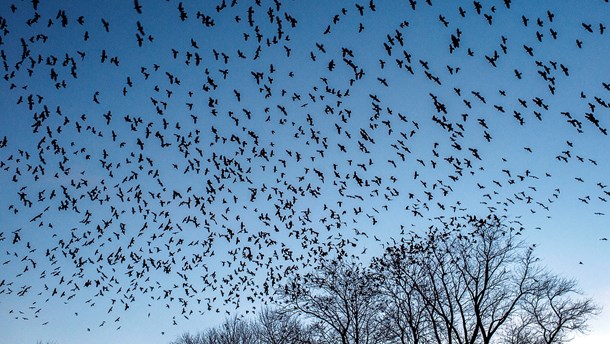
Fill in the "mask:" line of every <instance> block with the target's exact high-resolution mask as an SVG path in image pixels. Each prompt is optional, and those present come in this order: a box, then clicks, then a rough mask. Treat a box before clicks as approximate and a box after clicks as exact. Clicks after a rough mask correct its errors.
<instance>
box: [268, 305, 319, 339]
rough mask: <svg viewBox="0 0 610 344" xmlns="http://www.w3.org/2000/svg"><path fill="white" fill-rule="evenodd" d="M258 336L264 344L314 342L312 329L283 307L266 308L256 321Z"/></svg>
mask: <svg viewBox="0 0 610 344" xmlns="http://www.w3.org/2000/svg"><path fill="white" fill-rule="evenodd" d="M256 329H257V331H258V332H257V337H258V339H259V341H260V342H261V343H264V344H283V343H293V344H313V342H314V340H313V338H312V333H311V329H310V328H308V327H307V326H305V325H304V324H303V323H302V322H301V321H300V319H299V318H298V317H297V316H296V315H293V314H292V313H291V312H289V311H288V310H285V309H281V308H269V307H266V308H264V309H263V310H262V311H261V312H260V313H259V314H258V317H257V321H256Z"/></svg>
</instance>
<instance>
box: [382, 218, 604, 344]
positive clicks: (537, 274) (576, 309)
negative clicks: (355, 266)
mask: <svg viewBox="0 0 610 344" xmlns="http://www.w3.org/2000/svg"><path fill="white" fill-rule="evenodd" d="M462 220H463V221H460V220H459V219H452V220H451V221H450V222H449V223H444V224H443V226H442V227H441V228H440V229H439V228H431V229H430V231H429V232H428V233H427V235H426V236H425V237H423V238H419V237H418V236H416V235H414V236H412V237H411V238H408V239H405V240H403V241H402V242H401V243H400V244H397V245H394V246H391V247H388V248H387V249H386V251H385V254H384V255H383V256H382V257H378V258H376V259H374V261H373V265H372V266H373V268H374V269H375V270H376V271H378V272H379V274H380V276H382V279H383V283H382V284H381V286H382V288H381V290H382V291H383V294H384V295H385V297H387V298H388V301H387V304H389V305H392V306H391V307H389V308H388V309H390V310H391V311H392V313H388V314H387V318H388V319H390V322H391V323H392V326H393V328H394V331H393V332H392V333H393V335H394V341H395V342H399V343H429V342H433V343H458V344H474V343H484V344H489V343H495V342H498V341H504V342H507V343H514V344H517V343H524V342H527V343H532V342H533V339H532V338H538V337H539V338H540V340H541V341H540V343H558V342H561V341H562V340H563V339H565V338H567V337H566V335H567V334H568V333H572V332H574V331H581V330H584V329H585V324H586V321H587V320H588V319H589V317H590V316H592V315H593V314H595V312H596V310H597V308H596V307H595V306H594V305H593V302H592V301H591V300H575V299H572V298H570V297H567V294H570V293H573V292H574V291H575V289H574V287H575V283H574V282H573V281H568V280H565V279H560V278H558V277H556V276H555V275H552V274H550V273H548V272H546V271H545V270H544V269H543V268H542V267H541V265H540V264H539V262H538V259H537V258H536V257H535V256H534V254H533V252H534V251H533V249H532V247H527V246H526V245H525V244H524V243H523V242H522V241H520V240H518V235H520V232H521V228H517V229H515V228H513V227H511V226H508V225H505V224H504V223H503V222H502V220H501V219H499V218H497V217H495V216H489V217H487V218H482V219H481V218H476V217H468V218H465V219H462ZM541 281H542V282H541ZM386 312H387V309H386ZM526 338H528V339H526Z"/></svg>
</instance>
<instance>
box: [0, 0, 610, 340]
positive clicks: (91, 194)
mask: <svg viewBox="0 0 610 344" xmlns="http://www.w3.org/2000/svg"><path fill="white" fill-rule="evenodd" d="M433 2H434V3H433ZM606 2H607V1H606ZM598 5H600V6H604V4H603V1H600V4H598ZM87 6H97V7H100V6H102V5H101V4H95V5H92V4H88V5H87ZM308 6H311V7H312V8H305V5H303V4H297V3H293V2H290V3H288V2H286V1H279V0H274V1H265V0H253V1H246V0H239V1H237V0H232V1H230V0H220V1H216V2H215V3H214V4H211V2H205V3H200V2H197V4H195V3H190V2H186V1H185V2H178V1H171V0H168V1H163V2H162V1H143V0H135V1H133V3H127V2H123V1H118V2H116V3H112V4H111V5H109V6H107V8H97V9H95V10H92V9H91V8H85V7H82V6H79V5H77V4H72V3H71V4H67V3H61V4H60V3H59V2H53V3H48V2H39V1H38V0H32V1H31V2H25V1H20V2H19V1H17V2H15V3H13V4H8V3H4V4H2V5H1V7H2V8H1V9H0V49H1V51H0V58H1V60H2V74H3V75H2V76H3V80H2V86H1V87H2V96H0V97H1V98H2V102H1V104H2V115H1V116H2V129H0V180H1V181H2V190H1V191H0V192H1V193H2V200H1V201H0V202H1V203H0V205H1V208H2V209H1V210H0V211H1V212H2V213H0V216H1V217H2V219H1V220H0V223H1V224H2V228H1V229H0V247H1V248H2V251H3V253H4V255H3V256H2V258H0V263H1V264H2V271H3V272H2V274H1V275H0V298H6V299H8V298H14V297H17V298H21V299H27V300H30V303H24V304H23V307H22V308H21V309H17V308H12V309H10V310H6V311H8V312H9V313H11V315H12V316H14V317H17V318H20V319H30V320H31V319H34V318H38V314H39V313H40V312H41V310H42V309H43V308H44V307H45V303H47V302H49V301H50V300H60V301H62V302H76V303H82V304H84V305H86V306H91V307H94V306H95V307H101V308H103V309H104V310H105V311H106V313H107V314H110V313H113V315H108V319H105V320H103V321H102V322H101V323H100V324H94V325H97V326H108V325H110V324H111V323H113V322H114V324H115V326H117V327H118V328H120V315H121V313H122V312H123V311H128V310H129V308H130V306H131V305H132V304H133V303H134V302H137V303H148V305H149V306H151V305H153V304H155V305H158V304H161V305H163V306H165V307H167V308H168V309H171V310H177V311H176V312H175V314H176V315H175V316H174V324H177V323H178V322H179V321H180V320H181V319H182V318H186V319H189V317H193V316H195V315H198V314H204V313H206V312H225V311H227V312H229V311H230V310H232V309H235V308H238V307H240V304H241V305H242V306H243V305H244V304H247V305H254V304H256V303H257V302H259V301H260V300H269V299H271V298H272V292H273V288H274V287H276V286H277V285H278V284H280V283H282V281H283V280H285V278H286V276H290V275H291V274H294V273H299V272H300V271H303V270H306V269H307V268H308V267H311V266H313V265H315V264H316V260H317V259H318V258H320V257H324V256H326V255H349V254H353V255H357V256H358V255H365V254H366V253H367V252H366V250H367V248H369V249H370V247H371V245H372V244H377V245H381V244H383V243H385V242H387V241H388V240H389V239H390V237H393V238H394V239H398V240H400V238H401V234H402V235H404V234H405V231H410V230H412V229H411V228H410V227H409V224H408V222H409V221H413V222H414V223H415V222H418V221H420V222H418V223H419V224H421V223H429V222H430V221H434V217H438V216H441V217H451V216H457V214H463V213H467V212H472V211H484V212H496V213H505V214H511V215H513V216H514V215H515V214H520V213H525V214H528V215H533V214H543V216H544V214H547V213H549V214H550V212H551V210H552V206H553V205H552V203H554V202H555V201H556V200H558V199H559V198H560V195H561V193H562V191H563V189H564V188H570V186H569V185H575V186H574V187H575V188H577V190H588V191H587V193H586V194H578V196H577V199H578V200H579V203H582V204H583V205H586V206H587V207H591V208H592V209H594V210H593V211H592V213H593V214H595V215H597V216H604V215H605V211H604V209H607V205H606V204H607V203H606V202H607V201H608V200H610V188H609V187H608V184H607V183H608V181H606V180H603V179H602V178H603V177H599V176H600V175H602V176H603V173H599V172H600V171H601V170H603V167H604V166H606V167H607V164H608V161H605V160H600V156H597V155H595V154H593V153H591V154H588V151H589V146H588V143H587V142H588V140H598V141H596V142H606V143H607V139H606V138H605V137H606V136H607V134H608V132H607V125H608V121H607V119H606V115H607V114H608V107H609V102H610V100H608V97H609V95H610V80H606V81H604V80H599V81H590V82H588V83H587V84H586V85H581V84H579V82H580V81H572V80H573V79H574V78H575V76H574V75H573V74H578V73H575V71H576V72H578V71H581V72H583V71H582V68H580V67H579V65H578V63H580V62H579V61H578V60H577V59H578V58H579V56H580V55H579V54H580V51H589V52H588V54H590V51H591V50H587V49H595V45H596V44H599V45H604V44H605V45H607V43H608V34H609V33H607V32H606V31H607V27H606V23H604V22H600V21H595V20H593V21H592V20H589V19H590V18H581V19H578V21H577V22H575V23H576V24H574V23H571V22H570V23H571V24H570V25H572V24H574V25H572V26H569V25H568V24H565V23H566V21H567V18H565V17H566V16H568V14H566V13H561V14H559V13H554V11H553V10H552V9H548V10H547V9H544V10H541V9H539V8H537V7H536V8H534V7H533V5H531V6H532V7H531V8H527V7H528V6H530V5H529V4H520V6H517V5H515V4H512V3H511V1H510V0H505V1H492V2H479V1H459V2H455V3H454V2H451V3H449V4H442V5H439V4H436V1H430V0H428V1H415V0H409V2H408V3H403V2H402V1H397V2H387V3H386V2H383V3H381V2H379V1H378V2H374V1H372V0H371V1H368V2H366V3H363V2H361V1H356V2H353V3H351V2H350V3H349V4H348V3H345V2H339V3H337V4H333V5H329V4H326V2H319V3H315V4H311V5H308ZM325 6H326V7H325ZM393 6H394V7H396V8H398V9H399V11H396V9H394V10H393V9H392V7H393ZM515 7H517V8H515ZM397 13H399V14H397ZM386 17H387V18H386ZM388 18H389V19H388ZM420 18H435V19H436V20H435V21H433V22H431V21H428V20H424V19H420ZM570 20H577V19H574V18H570ZM558 21H563V23H564V24H557V22H558ZM566 27H567V28H566ZM566 51H569V54H567V53H566ZM583 54H584V53H583ZM591 63H592V64H593V65H594V67H595V66H597V67H598V68H600V71H599V73H598V75H597V76H598V77H603V76H604V75H603V74H604V72H608V68H607V67H604V66H599V65H595V62H594V61H592V62H591ZM602 63H603V62H602ZM604 68H605V69H604ZM585 72H586V71H585ZM585 72H583V73H585ZM600 74H601V75H600ZM606 76H607V75H606ZM576 77H578V76H576ZM576 80H579V79H576ZM558 98H561V99H569V103H568V102H563V103H562V102H561V101H560V100H561V99H558ZM549 133H550V134H549ZM547 135H548V137H547V139H546V141H544V143H542V144H541V145H545V144H548V145H549V146H550V148H549V147H547V148H539V147H538V146H536V145H537V144H540V143H539V142H538V141H535V139H531V137H534V136H547ZM528 137H529V138H528ZM500 138H503V139H500ZM501 140H504V141H501ZM528 140H530V141H531V140H534V141H533V142H534V143H532V145H529V144H527V143H524V142H528ZM604 140H605V141H604ZM498 141H500V142H498ZM536 142H538V143H536ZM549 154H550V155H551V156H550V157H549V156H548V155H549ZM601 158H603V156H602V157H601ZM564 168H565V169H566V170H569V171H573V170H574V169H575V170H577V171H584V172H583V175H574V176H571V175H570V176H569V177H568V178H567V179H565V178H564V177H565V174H564V173H563V172H562V171H563V169H564ZM570 169H571V170H570ZM587 171H593V172H587ZM596 173H597V174H596ZM585 175H587V176H590V177H586V176H585ZM557 176H561V178H564V179H554V178H556V177H557ZM598 177H599V178H598ZM596 178H597V179H596ZM566 180H567V181H568V182H569V183H570V184H567V183H565V182H566ZM477 207H480V208H477ZM398 217H401V218H400V219H397V218H398ZM389 221H400V223H401V225H400V228H396V231H393V230H392V229H389V227H388V224H391V222H389ZM426 221H428V222H426ZM394 224H395V223H394ZM384 226H385V227H384ZM399 231H400V232H399ZM600 240H607V239H606V238H605V237H603V238H600ZM96 304H97V305H96ZM151 309H152V306H151ZM3 311H4V310H3ZM117 314H118V316H117ZM149 315H150V314H149ZM43 320H44V319H43ZM47 321H48V320H44V323H45V324H46V323H47ZM94 325H93V326H94Z"/></svg>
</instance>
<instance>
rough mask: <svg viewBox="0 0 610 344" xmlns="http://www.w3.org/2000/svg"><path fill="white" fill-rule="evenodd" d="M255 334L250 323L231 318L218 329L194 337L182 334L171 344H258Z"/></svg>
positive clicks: (253, 327)
mask: <svg viewBox="0 0 610 344" xmlns="http://www.w3.org/2000/svg"><path fill="white" fill-rule="evenodd" d="M256 332H257V331H256V329H255V326H254V325H253V324H252V323H251V322H250V321H248V320H244V319H240V318H238V317H232V318H227V319H225V321H224V322H223V323H222V324H221V325H220V326H219V327H216V328H211V329H208V330H206V331H204V332H200V333H197V334H195V335H192V334H189V333H184V334H182V335H181V336H180V337H178V338H177V339H176V340H174V341H173V342H172V344H259V342H258V338H257V333H256Z"/></svg>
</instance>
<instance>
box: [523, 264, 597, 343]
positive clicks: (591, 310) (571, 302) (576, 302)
mask: <svg viewBox="0 0 610 344" xmlns="http://www.w3.org/2000/svg"><path fill="white" fill-rule="evenodd" d="M542 277H543V278H541V279H540V280H539V282H538V289H537V290H536V293H533V294H532V295H530V296H529V297H527V298H526V305H525V314H526V317H525V318H524V321H523V322H522V323H523V324H525V325H526V328H527V330H528V332H529V333H530V334H532V335H533V336H534V337H536V338H539V339H540V343H544V344H551V343H565V342H567V341H569V340H570V336H571V334H572V333H575V332H581V333H584V332H586V330H587V320H588V319H589V318H590V317H591V316H592V315H594V314H597V313H599V311H600V308H599V307H598V306H597V305H595V303H594V302H593V300H592V299H588V298H582V297H581V292H580V291H579V290H578V288H577V286H576V281H575V280H573V279H566V278H562V277H558V276H556V275H553V274H551V273H546V274H545V275H544V276H542Z"/></svg>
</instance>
